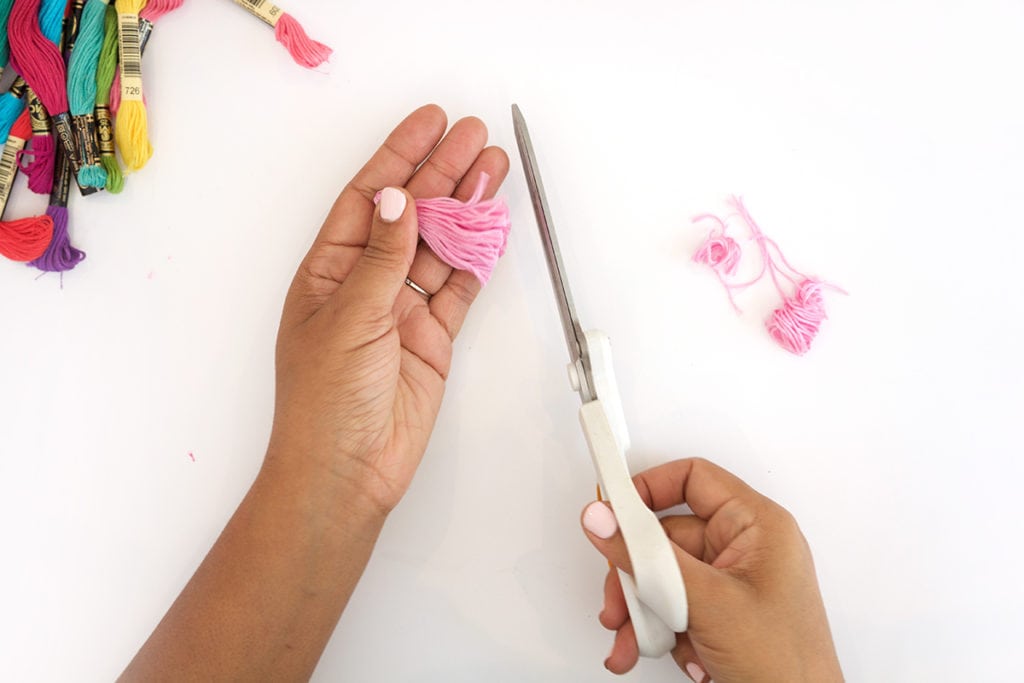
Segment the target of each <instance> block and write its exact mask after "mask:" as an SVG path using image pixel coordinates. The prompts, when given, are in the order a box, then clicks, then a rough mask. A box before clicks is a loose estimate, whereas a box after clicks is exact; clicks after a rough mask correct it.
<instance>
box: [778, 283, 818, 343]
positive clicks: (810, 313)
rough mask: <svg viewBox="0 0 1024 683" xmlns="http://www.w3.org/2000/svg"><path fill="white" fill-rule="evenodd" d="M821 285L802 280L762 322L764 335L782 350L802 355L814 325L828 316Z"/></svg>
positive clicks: (810, 339)
mask: <svg viewBox="0 0 1024 683" xmlns="http://www.w3.org/2000/svg"><path fill="white" fill-rule="evenodd" d="M821 287H822V283H820V282H818V281H817V280H804V281H802V282H801V283H800V284H799V285H797V288H796V292H795V293H794V294H793V296H791V297H789V298H788V299H784V300H783V302H782V306H780V307H779V308H776V309H775V310H774V311H773V312H772V314H771V315H770V316H769V317H768V320H766V321H765V327H766V328H768V334H770V335H771V336H772V339H774V340H775V342H776V343H777V344H778V345H779V346H781V347H782V348H784V349H785V350H786V351H789V352H790V353H795V354H796V355H798V356H802V355H804V354H805V353H807V352H808V351H810V350H811V342H813V341H814V338H815V337H816V336H818V328H820V327H821V323H822V321H823V320H825V318H827V317H828V316H827V315H825V299H824V297H822V295H821Z"/></svg>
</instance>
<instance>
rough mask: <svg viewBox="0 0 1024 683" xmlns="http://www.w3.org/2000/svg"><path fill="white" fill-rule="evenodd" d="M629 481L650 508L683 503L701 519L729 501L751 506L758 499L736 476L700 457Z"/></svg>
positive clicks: (654, 508)
mask: <svg viewBox="0 0 1024 683" xmlns="http://www.w3.org/2000/svg"><path fill="white" fill-rule="evenodd" d="M633 483H634V484H635V485H636V488H637V491H639V492H640V497H641V498H643V499H644V501H645V502H646V503H647V505H648V506H649V507H650V508H651V509H653V510H665V509H667V508H670V507H673V506H675V505H681V504H683V503H686V504H687V505H689V506H690V509H691V510H693V512H694V514H696V515H697V516H698V517H701V518H702V519H710V518H711V516H712V515H714V513H715V511H716V510H718V509H719V508H721V507H722V506H723V505H725V504H726V503H728V502H729V501H730V500H737V501H739V502H741V503H746V504H751V505H753V504H756V503H758V502H759V501H760V500H761V499H762V496H761V494H759V493H758V492H757V491H755V490H754V489H752V488H750V487H749V486H747V485H746V484H745V483H744V482H743V481H741V480H740V479H739V478H738V477H736V476H734V475H733V474H730V473H729V472H727V471H725V470H724V469H722V468H721V467H719V466H718V465H715V464H712V463H710V462H708V461H707V460H704V459H702V458H687V459H685V460H675V461H673V462H669V463H665V464H664V465H659V466H657V467H653V468H651V469H649V470H647V471H645V472H641V473H640V474H638V475H636V476H635V477H633Z"/></svg>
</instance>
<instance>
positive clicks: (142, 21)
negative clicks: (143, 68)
mask: <svg viewBox="0 0 1024 683" xmlns="http://www.w3.org/2000/svg"><path fill="white" fill-rule="evenodd" d="M183 4H185V0H149V2H147V3H146V6H145V7H143V8H142V11H141V12H139V54H140V55H145V54H146V45H148V44H149V38H150V36H152V35H153V26H154V24H156V22H157V20H158V19H160V17H162V16H164V15H165V14H169V13H170V12H173V11H174V10H176V9H178V8H179V7H181V6H182V5H183ZM120 106H121V71H120V69H118V70H116V72H115V73H114V83H113V85H112V87H111V89H110V111H112V112H114V113H115V114H116V113H117V110H118V108H119V107H120Z"/></svg>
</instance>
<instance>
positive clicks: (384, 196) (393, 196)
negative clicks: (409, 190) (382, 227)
mask: <svg viewBox="0 0 1024 683" xmlns="http://www.w3.org/2000/svg"><path fill="white" fill-rule="evenodd" d="M403 213H405V193H404V192H402V191H401V190H399V189H396V188H394V187H385V188H384V189H383V190H382V191H381V193H380V219H381V220H382V221H384V222H385V223H394V222H395V221H397V220H398V219H399V218H401V217H402V214H403Z"/></svg>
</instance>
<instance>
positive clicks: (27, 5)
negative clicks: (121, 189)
mask: <svg viewBox="0 0 1024 683" xmlns="http://www.w3.org/2000/svg"><path fill="white" fill-rule="evenodd" d="M47 4H51V3H49V0H48V3H47ZM61 5H62V8H63V0H62V2H61ZM40 9H41V10H42V14H39V15H38V16H37V12H38V11H39V10H40ZM47 9H48V6H47V5H43V6H42V8H40V0H15V1H14V7H13V8H12V9H11V18H10V23H9V25H8V36H9V37H10V41H11V53H12V54H13V56H14V58H15V60H16V61H17V64H18V70H19V71H20V72H21V75H22V76H23V77H24V78H25V80H26V81H27V82H28V84H29V87H31V88H32V90H33V91H34V92H35V93H36V95H38V97H39V99H40V101H42V103H43V106H44V107H46V111H47V112H49V113H50V118H51V119H52V121H53V127H54V129H55V130H56V132H57V137H58V138H59V139H60V142H61V145H62V147H63V149H64V152H65V153H66V154H67V156H68V159H69V160H70V161H71V164H72V167H73V168H74V169H75V170H76V171H77V169H78V167H79V166H80V162H79V159H78V150H77V149H75V143H74V139H75V138H74V132H73V131H72V127H71V115H70V113H69V112H68V94H67V90H66V89H65V85H64V84H65V81H66V79H67V69H66V68H65V66H64V59H63V57H62V56H61V53H60V50H59V49H58V48H57V45H56V44H55V43H54V42H52V41H51V40H49V39H48V37H46V36H44V35H43V34H42V32H41V24H40V20H41V19H42V17H43V16H45V14H46V11H47ZM62 14H63V12H62ZM58 35H59V32H58ZM33 151H34V152H35V150H34V149H33Z"/></svg>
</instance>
